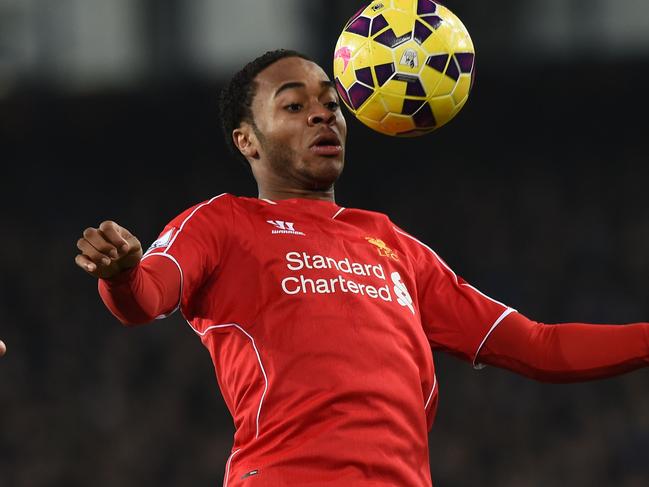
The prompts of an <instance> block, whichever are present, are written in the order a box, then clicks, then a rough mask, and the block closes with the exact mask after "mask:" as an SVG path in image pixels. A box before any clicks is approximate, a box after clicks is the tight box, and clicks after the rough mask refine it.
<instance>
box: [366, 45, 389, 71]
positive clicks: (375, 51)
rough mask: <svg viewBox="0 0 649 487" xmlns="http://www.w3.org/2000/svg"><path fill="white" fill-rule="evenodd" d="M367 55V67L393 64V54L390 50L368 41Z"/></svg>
mask: <svg viewBox="0 0 649 487" xmlns="http://www.w3.org/2000/svg"><path fill="white" fill-rule="evenodd" d="M368 49H369V53H368V55H367V57H366V58H365V62H366V63H367V64H366V65H367V66H370V65H371V66H379V65H381V64H388V63H393V62H394V53H393V52H392V49H390V48H389V47H386V46H384V45H382V44H379V43H378V42H374V41H370V42H369V43H368Z"/></svg>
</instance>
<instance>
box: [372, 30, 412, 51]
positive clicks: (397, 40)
mask: <svg viewBox="0 0 649 487" xmlns="http://www.w3.org/2000/svg"><path fill="white" fill-rule="evenodd" d="M411 38H412V32H408V33H407V34H404V35H402V36H401V37H397V36H396V35H395V33H394V31H393V30H392V29H388V30H386V31H385V32H383V33H382V34H379V35H378V36H376V37H375V38H374V40H375V41H376V42H378V43H379V44H383V45H384V46H388V47H391V48H395V47H397V46H400V45H401V44H403V43H404V42H408V41H409V40H410V39H411Z"/></svg>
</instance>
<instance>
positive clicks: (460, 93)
mask: <svg viewBox="0 0 649 487" xmlns="http://www.w3.org/2000/svg"><path fill="white" fill-rule="evenodd" d="M469 91H471V76H467V75H463V76H461V77H460V79H459V80H458V82H457V86H456V87H455V90H453V101H455V104H456V105H457V104H460V103H462V102H464V101H465V100H466V98H467V97H468V96H469Z"/></svg>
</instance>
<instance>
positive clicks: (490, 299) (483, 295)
mask: <svg viewBox="0 0 649 487" xmlns="http://www.w3.org/2000/svg"><path fill="white" fill-rule="evenodd" d="M393 228H394V229H395V231H397V232H398V233H400V234H401V235H404V236H406V237H408V238H410V239H412V240H414V241H415V242H417V243H418V244H419V245H422V246H423V247H425V248H426V249H428V250H429V251H430V252H431V253H432V254H433V255H434V256H435V258H436V259H437V260H438V261H439V263H440V264H442V265H443V266H444V268H446V269H447V270H448V271H449V272H450V273H451V274H453V277H454V278H455V282H456V283H457V284H458V285H460V286H465V287H468V288H469V289H472V290H473V291H475V292H476V293H478V294H479V295H480V296H482V297H483V298H486V299H488V300H489V301H492V302H494V303H496V304H499V305H500V306H502V307H503V308H508V306H507V305H506V304H503V303H501V302H500V301H497V300H495V299H494V298H490V297H489V296H487V295H486V294H485V293H483V292H482V291H480V290H478V289H476V288H474V287H473V286H472V285H471V284H469V283H466V282H465V283H462V284H460V282H459V280H458V278H457V274H455V272H453V269H451V268H450V267H449V266H448V265H447V264H446V262H444V261H443V260H442V259H441V258H440V256H439V255H437V252H435V251H434V250H433V249H431V248H430V247H429V246H428V245H426V244H425V243H423V242H422V241H420V240H417V239H416V238H415V237H413V236H412V235H408V234H407V233H405V232H402V231H401V230H399V229H398V228H396V227H393Z"/></svg>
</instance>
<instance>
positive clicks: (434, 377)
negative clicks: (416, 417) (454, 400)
mask: <svg viewBox="0 0 649 487" xmlns="http://www.w3.org/2000/svg"><path fill="white" fill-rule="evenodd" d="M436 387H437V375H433V388H432V389H431V390H430V394H428V399H426V405H425V406H424V411H426V410H427V409H428V405H429V404H430V400H431V399H432V398H433V392H435V388H436Z"/></svg>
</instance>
